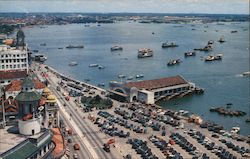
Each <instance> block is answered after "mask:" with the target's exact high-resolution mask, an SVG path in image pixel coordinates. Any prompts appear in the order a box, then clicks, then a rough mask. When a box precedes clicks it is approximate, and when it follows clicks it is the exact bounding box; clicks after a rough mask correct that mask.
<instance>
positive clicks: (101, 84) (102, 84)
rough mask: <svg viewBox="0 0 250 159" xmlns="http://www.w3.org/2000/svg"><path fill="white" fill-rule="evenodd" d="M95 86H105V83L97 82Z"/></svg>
mask: <svg viewBox="0 0 250 159" xmlns="http://www.w3.org/2000/svg"><path fill="white" fill-rule="evenodd" d="M97 86H98V87H105V84H104V83H99V84H98V85H97Z"/></svg>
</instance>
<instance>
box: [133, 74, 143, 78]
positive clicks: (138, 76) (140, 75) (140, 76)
mask: <svg viewBox="0 0 250 159" xmlns="http://www.w3.org/2000/svg"><path fill="white" fill-rule="evenodd" d="M143 77H144V75H143V74H139V75H136V76H135V78H143Z"/></svg>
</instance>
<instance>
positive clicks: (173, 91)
mask: <svg viewBox="0 0 250 159" xmlns="http://www.w3.org/2000/svg"><path fill="white" fill-rule="evenodd" d="M186 90H189V87H182V88H177V89H171V90H165V91H160V92H155V96H157V95H163V94H171V93H177V92H180V91H186Z"/></svg>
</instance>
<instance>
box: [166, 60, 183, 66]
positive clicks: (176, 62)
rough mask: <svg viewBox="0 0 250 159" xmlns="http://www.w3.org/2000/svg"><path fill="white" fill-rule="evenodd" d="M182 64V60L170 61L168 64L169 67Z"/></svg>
mask: <svg viewBox="0 0 250 159" xmlns="http://www.w3.org/2000/svg"><path fill="white" fill-rule="evenodd" d="M180 63H181V60H180V59H176V60H170V61H169V62H168V64H167V65H168V66H174V65H177V64H180Z"/></svg>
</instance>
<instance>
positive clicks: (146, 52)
mask: <svg viewBox="0 0 250 159" xmlns="http://www.w3.org/2000/svg"><path fill="white" fill-rule="evenodd" d="M152 56H153V50H152V49H150V48H142V49H139V50H138V55H137V57H138V58H144V57H152Z"/></svg>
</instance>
